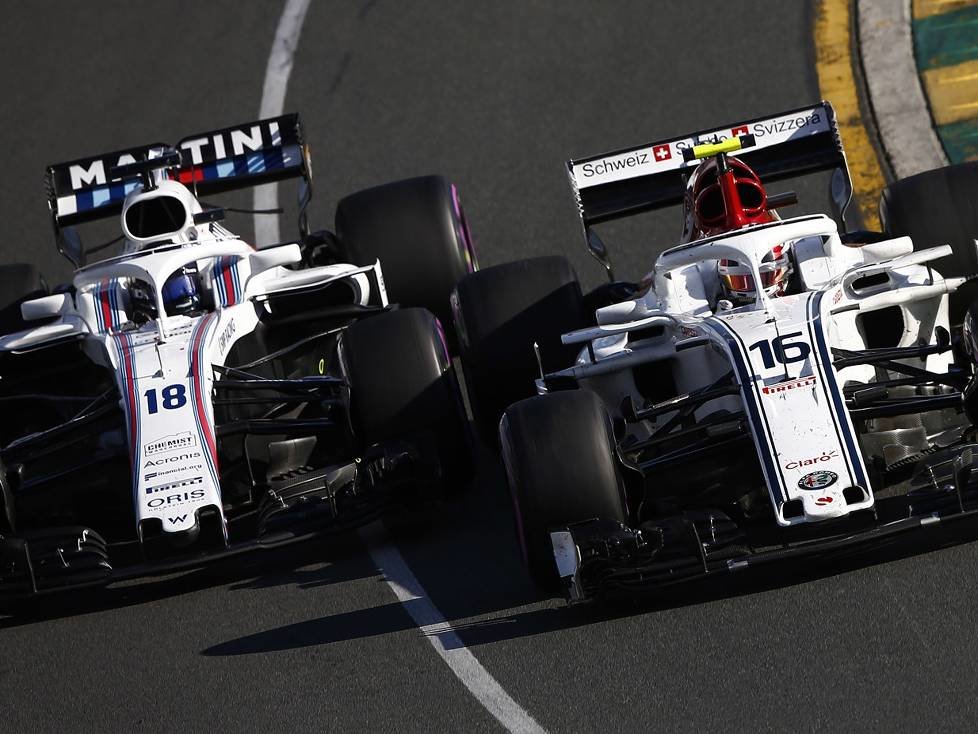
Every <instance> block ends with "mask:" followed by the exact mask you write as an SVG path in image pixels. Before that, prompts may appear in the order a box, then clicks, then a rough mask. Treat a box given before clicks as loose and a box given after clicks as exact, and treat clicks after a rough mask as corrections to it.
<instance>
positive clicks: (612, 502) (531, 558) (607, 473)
mask: <svg viewBox="0 0 978 734" xmlns="http://www.w3.org/2000/svg"><path fill="white" fill-rule="evenodd" d="M499 441H500V444H501V445H502V455H503V463H504V464H505V466H506V478H507V480H508V482H509V490H510V495H511V498H512V501H513V516H514V518H515V520H516V534H517V538H518V540H519V543H520V548H521V550H522V552H523V560H524V561H525V563H526V566H527V570H528V571H529V573H530V576H531V577H532V578H533V580H534V582H535V583H536V584H537V585H538V586H539V587H541V588H542V589H545V590H552V589H554V588H555V587H556V585H557V582H558V580H559V579H558V577H557V566H556V564H555V562H554V556H553V550H552V546H551V543H550V531H551V529H552V528H560V527H563V526H566V525H567V524H569V523H573V522H579V521H582V520H590V519H593V518H602V519H607V520H616V521H618V522H621V523H624V522H625V519H626V514H627V513H626V509H625V501H624V485H623V483H622V479H621V475H620V473H619V471H618V467H617V464H616V460H615V453H614V435H613V434H612V428H611V420H610V418H609V417H608V413H607V411H606V410H605V407H604V404H603V403H602V402H601V399H600V398H599V397H598V396H597V395H596V394H595V393H593V392H592V391H590V390H567V391H561V392H555V393H549V394H547V395H538V396H536V397H532V398H527V399H526V400H521V401H520V402H518V403H516V404H515V405H511V406H510V407H509V408H508V409H507V410H506V413H505V415H504V416H503V419H502V422H501V423H500V425H499Z"/></svg>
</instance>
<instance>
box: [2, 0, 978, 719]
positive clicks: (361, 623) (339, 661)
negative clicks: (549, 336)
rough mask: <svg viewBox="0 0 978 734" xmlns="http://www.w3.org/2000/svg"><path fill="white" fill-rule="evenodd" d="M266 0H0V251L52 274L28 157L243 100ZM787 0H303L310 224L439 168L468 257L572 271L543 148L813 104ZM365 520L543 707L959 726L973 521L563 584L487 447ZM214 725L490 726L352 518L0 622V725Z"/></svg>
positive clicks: (624, 229) (492, 668) (292, 102)
mask: <svg viewBox="0 0 978 734" xmlns="http://www.w3.org/2000/svg"><path fill="white" fill-rule="evenodd" d="M280 12H281V6H280V4H279V3H277V2H275V3H271V2H270V3H261V4H258V3H252V4H245V3H238V2H230V1H225V2H210V3H207V4H203V3H190V2H171V3H166V4H165V5H163V4H159V3H133V2H126V3H121V2H114V3H109V2H103V3H100V4H98V5H97V6H96V5H94V4H80V3H75V4H68V3H30V4H28V3H18V4H16V5H9V6H6V7H5V8H4V16H5V18H4V22H3V24H2V27H0V48H3V55H4V59H5V64H4V70H3V72H2V78H3V85H2V88H3V92H4V97H5V99H4V101H3V104H2V106H0V122H2V127H0V129H2V130H3V134H4V136H5V141H4V143H5V144H4V148H5V151H6V153H5V156H4V160H3V165H2V168H0V192H2V195H0V216H2V221H3V222H4V231H3V237H2V239H0V248H2V249H0V256H2V258H3V260H4V261H12V260H30V261H34V262H36V263H38V264H39V265H41V266H42V267H43V268H44V269H45V271H46V272H47V273H48V275H49V278H50V279H51V280H52V281H55V280H58V279H59V278H64V277H66V276H67V274H68V270H67V268H66V267H65V265H64V264H63V263H62V262H60V260H59V258H58V256H57V255H56V253H55V252H54V248H53V244H52V238H51V236H50V230H49V225H48V221H47V211H46V206H45V203H44V197H43V190H42V185H41V177H42V173H43V167H44V165H45V164H47V163H50V162H55V161H60V160H67V159H69V158H73V157H77V156H80V155H84V154H88V153H96V152H100V151H107V150H112V149H114V148H117V147H123V146H126V145H130V144H137V143H141V142H146V141H153V140H156V139H162V140H171V141H174V140H177V139H179V138H181V137H183V136H184V135H186V134H189V133H191V132H196V131H200V130H206V129H210V128H215V127H222V126H225V125H227V124H232V123H235V122H241V121H245V120H248V119H252V118H253V116H255V115H256V113H257V110H258V105H259V100H260V96H261V87H262V79H263V75H264V71H265V64H266V59H267V57H268V52H269V48H270V46H271V43H272V38H273V35H274V32H275V26H276V23H277V21H278V17H279V14H280ZM812 21H813V18H812V8H811V7H810V4H809V3H807V2H791V3H786V2H774V1H772V2H740V3H723V4H721V3H714V2H706V1H703V2H692V1H690V0H683V1H682V2H664V1H662V0H657V2H655V3H648V2H617V3H614V4H613V5H612V4H610V3H600V4H599V3H593V4H589V3H585V2H559V3H556V2H555V3H544V2H512V3H509V2H493V3H479V4H476V3H411V4H407V3H392V2H389V1H387V0H369V1H368V2H362V3H359V4H354V3H314V4H313V6H312V7H311V8H310V10H309V15H308V17H307V19H306V22H305V26H304V29H303V34H302V38H301V42H300V45H299V48H298V51H297V55H296V58H295V67H294V70H293V73H292V79H291V82H290V86H289V89H288V94H287V97H286V109H288V110H298V111H300V112H301V113H302V115H303V116H304V118H305V123H306V126H307V129H308V131H309V137H310V139H311V142H312V148H313V155H314V160H315V170H316V177H317V179H316V180H317V192H316V202H315V205H314V209H313V219H314V220H315V221H318V222H321V223H322V224H323V225H325V226H328V225H329V223H330V220H331V216H332V214H331V213H332V208H333V206H334V204H335V202H336V200H337V199H338V198H339V197H340V196H341V195H342V194H344V193H346V192H349V191H353V190H356V189H358V188H361V187H364V186H368V185H372V184H375V183H379V182H382V181H385V180H389V179H395V178H399V177H404V176H412V175H418V174H423V173H428V172H440V173H444V174H445V175H447V176H449V177H450V178H451V179H452V180H454V181H455V182H456V183H457V184H458V185H459V187H460V189H461V191H462V194H463V197H464V199H465V203H466V208H467V212H468V216H469V218H470V221H471V224H472V227H473V229H474V231H475V237H476V241H477V246H478V249H479V256H480V260H481V262H482V264H483V265H488V264H494V263H500V262H504V261H506V260H510V259H513V258H517V257H523V256H527V255H537V254H546V253H553V252H560V253H564V254H567V255H568V256H569V257H570V258H571V259H572V260H573V262H574V263H575V265H576V267H577V268H578V270H579V272H580V274H581V277H582V279H583V280H584V281H585V283H587V284H596V283H597V282H599V279H600V276H601V273H600V270H599V268H598V267H597V265H596V264H595V263H593V261H590V260H589V259H588V257H587V255H586V254H585V253H584V250H583V247H582V245H581V242H580V235H579V229H578V223H577V221H576V218H575V216H576V212H575V207H574V205H573V203H572V200H571V197H570V193H569V188H568V185H567V181H566V176H565V173H564V168H563V163H564V161H565V160H566V159H567V158H568V157H570V156H584V155H589V154H592V153H598V152H601V151H603V150H608V149H613V148H618V147H622V146H625V145H629V144H632V143H640V142H643V141H646V140H650V139H654V138H657V137H660V136H668V135H672V134H676V133H681V132H685V131H688V130H694V129H699V128H702V127H706V126H710V125H714V124H722V123H725V122H727V121H734V120H737V119H740V118H747V117H751V116H755V115H757V114H761V113H763V112H766V111H775V110H781V109H787V108H790V107H793V106H799V105H803V104H806V103H808V102H811V101H813V100H816V99H817V98H818V90H817V85H816V80H815V73H814V68H813V56H814V54H813V49H812V47H811V43H812V41H811V29H812ZM798 190H799V192H800V193H801V194H802V198H803V206H802V207H800V209H801V210H806V211H807V210H821V209H824V206H825V197H824V195H823V194H822V193H821V192H822V188H821V186H818V187H815V186H806V187H800V188H799V189H798ZM286 191H288V187H283V198H284V196H285V193H286ZM232 200H233V201H235V202H236V203H238V204H239V205H247V204H248V203H249V201H248V198H247V195H242V196H240V197H237V198H232ZM231 224H232V225H236V228H237V229H238V230H239V231H240V232H242V233H243V234H248V233H249V232H250V227H251V224H250V220H249V219H248V218H246V217H243V218H241V222H240V223H236V222H233V221H232V222H231ZM291 227H292V224H291V222H290V221H287V220H283V223H282V231H283V233H287V232H289V231H291ZM679 227H680V222H679V219H678V214H676V213H675V212H670V213H669V214H668V215H662V216H659V215H655V216H645V217H641V218H638V219H636V220H634V221H630V222H627V223H624V224H622V225H620V226H617V227H613V228H611V229H610V230H609V232H608V237H607V239H608V240H609V241H610V242H611V243H612V251H613V253H614V256H615V259H616V264H617V266H618V269H619V273H620V275H621V276H623V277H633V278H634V277H639V276H640V275H641V274H642V273H643V272H645V270H646V269H648V266H649V265H650V263H651V262H652V259H653V258H654V256H655V253H656V252H657V250H659V249H661V248H662V247H664V246H667V245H669V244H672V243H673V242H674V240H675V238H676V237H677V236H678V234H679ZM390 533H391V535H392V536H393V538H394V540H395V543H396V546H397V547H398V549H399V550H400V552H401V553H402V554H403V556H404V558H405V560H406V561H407V563H408V564H409V565H410V567H411V569H412V570H413V571H414V573H415V575H416V576H417V577H418V579H419V580H420V582H421V583H422V584H423V585H424V587H425V588H426V589H427V590H428V592H429V593H430V595H431V599H432V601H433V602H434V603H435V604H436V605H437V606H438V608H440V609H441V611H442V612H443V613H444V614H445V616H446V617H447V619H448V620H450V621H451V622H452V623H453V626H454V627H455V629H456V631H457V633H458V635H459V637H460V638H461V640H462V642H463V643H464V644H465V645H466V646H467V647H468V648H469V649H470V650H471V651H472V652H473V653H474V654H475V655H476V657H477V658H478V659H479V661H481V663H482V664H483V665H484V666H485V668H486V669H487V670H488V671H489V672H490V673H491V674H492V675H493V676H494V677H495V678H496V680H498V681H499V683H500V684H501V685H502V687H503V688H505V690H506V691H507V692H508V693H509V694H510V695H511V696H512V697H513V698H514V699H515V700H516V701H517V702H519V704H520V705H521V706H523V707H524V708H525V709H526V710H527V711H528V712H529V713H530V714H531V715H532V716H533V717H534V718H536V720H537V721H538V722H539V723H540V724H541V725H542V726H543V727H545V728H547V729H549V730H552V731H582V730H592V729H599V728H600V729H602V730H608V731H623V730H635V729H639V730H646V729H649V730H652V729H654V730H667V731H671V730H700V731H703V730H710V731H713V730H721V731H725V730H734V731H737V730H739V731H747V730H750V731H757V730H786V729H791V730H798V729H810V730H825V731H835V730H841V729H857V730H867V729H879V730H895V729H897V730H908V729H912V730H918V729H922V728H924V727H927V728H936V729H945V728H946V729H965V728H967V729H972V728H974V722H975V720H976V703H975V701H976V697H975V695H974V687H973V684H972V681H973V680H974V679H975V676H976V675H978V664H976V659H978V642H976V638H975V635H974V633H973V629H974V614H973V610H974V608H975V605H976V592H975V568H976V566H978V552H976V546H969V545H962V546H957V547H954V548H950V549H946V550H942V551H935V552H928V553H924V554H920V555H912V556H907V557H903V558H899V559H896V560H893V559H891V560H889V561H888V562H885V563H876V562H873V563H869V564H862V565H853V566H849V567H846V568H842V567H835V568H829V569H824V570H822V571H821V572H819V573H814V574H806V575H804V576H803V575H801V573H800V571H799V569H798V568H796V567H788V568H785V569H780V570H776V571H774V572H771V573H768V574H766V575H765V576H764V577H749V578H745V579H738V580H737V583H729V584H725V585H722V586H719V585H718V586H715V587H707V588H700V589H694V590H691V591H689V592H686V593H684V594H682V595H673V596H670V597H667V598H665V599H662V600H660V601H659V602H657V603H655V604H652V605H649V604H646V605H636V606H634V607H628V608H624V609H606V608H597V607H590V608H584V609H567V608H565V607H564V606H563V605H562V603H560V602H557V601H551V600H544V599H541V598H540V597H539V596H538V594H537V593H536V592H535V591H534V589H533V588H532V586H531V585H530V584H529V582H528V581H527V580H526V578H525V576H524V574H523V571H522V569H521V566H520V564H519V561H518V558H517V552H516V546H515V542H514V538H513V532H512V529H511V521H510V518H509V512H508V504H507V500H506V496H505V485H504V480H503V477H502V473H501V471H500V470H499V468H498V466H497V465H496V463H495V462H494V460H493V459H492V457H491V456H489V455H488V454H487V453H484V454H483V456H482V457H481V461H480V464H479V473H478V478H477V479H476V481H475V482H474V483H473V485H472V486H471V487H470V488H468V489H467V490H466V491H465V492H464V493H463V494H462V496H461V497H460V499H459V500H457V501H455V502H452V503H449V504H446V505H445V506H443V507H440V508H437V509H436V510H434V511H432V512H431V513H430V514H429V515H428V516H427V517H424V518H415V519H414V521H411V522H403V523H399V524H394V525H393V526H392V527H391V529H390ZM874 560H876V559H874ZM218 727H219V728H220V729H221V730H226V731H236V730H241V731H245V730H247V731H257V730H272V731H280V730H292V731H314V730H315V731H322V730H332V731H348V730H357V729H368V730H394V729H397V730H401V731H416V730H417V731H420V730H454V731H460V730H464V731H481V730H498V728H499V725H498V724H497V722H496V721H495V720H494V719H492V718H491V717H490V716H489V715H488V714H487V713H486V711H485V710H484V709H482V707H481V706H480V705H479V704H478V703H477V702H476V700H475V699H474V698H473V697H471V696H470V695H469V693H468V692H467V691H466V689H465V688H464V687H463V686H462V685H461V684H460V683H459V682H458V680H456V679H455V678H454V677H453V676H452V674H451V672H450V671H449V669H448V668H447V666H446V665H445V664H444V663H443V662H442V660H441V659H440V658H439V657H438V656H437V655H435V654H434V652H433V651H432V648H431V646H430V645H429V644H428V642H427V641H426V640H425V639H424V638H423V636H422V635H421V633H420V632H419V630H418V629H417V628H416V627H415V624H414V622H413V621H412V619H411V617H410V616H409V615H408V614H407V613H406V611H405V610H404V608H403V607H402V606H401V605H400V604H398V602H397V600H396V599H395V597H394V596H393V594H392V593H391V592H390V590H389V588H388V587H387V585H386V584H385V583H383V582H382V577H381V576H380V574H379V573H378V571H377V569H376V568H375V566H374V565H373V564H372V562H371V561H370V557H369V556H368V555H367V553H365V552H364V549H363V547H362V545H361V541H360V540H358V539H357V538H352V539H349V540H348V541H344V542H341V543H336V544H329V545H326V544H317V545H310V546H305V547H302V548H297V549H292V550H289V551H288V552H282V553H277V554H273V555H269V556H263V557H261V558H252V559H248V560H246V561H243V562H238V563H235V564H233V565H226V566H220V567H216V568H213V569H209V570H207V571H205V572H198V573H193V574H187V575H183V576H176V577H171V578H166V579H161V580H149V581H145V582H139V583H134V584H131V585H128V586H126V587H124V588H121V589H115V590H113V591H111V592H110V593H108V594H107V595H105V596H104V597H101V599H89V598H79V599H74V600H72V602H71V603H70V604H65V605H64V606H62V607H59V608H57V609H55V610H52V611H51V612H50V613H49V614H47V615H46V616H45V617H43V618H41V619H40V620H35V621H31V622H28V623H17V622H10V621H7V622H3V621H0V728H2V729H3V730H4V731H10V732H14V731H51V730H59V731H62V730H69V729H70V730H83V729H86V730H96V731H99V730H139V731H178V730H179V731H199V730H205V729H215V728H218Z"/></svg>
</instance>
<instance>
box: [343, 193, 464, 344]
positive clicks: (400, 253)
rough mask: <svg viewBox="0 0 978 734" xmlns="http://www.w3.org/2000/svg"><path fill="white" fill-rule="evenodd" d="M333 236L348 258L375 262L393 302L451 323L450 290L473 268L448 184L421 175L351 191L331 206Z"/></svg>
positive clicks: (456, 200)
mask: <svg viewBox="0 0 978 734" xmlns="http://www.w3.org/2000/svg"><path fill="white" fill-rule="evenodd" d="M336 235H337V237H338V239H339V242H340V246H341V248H342V251H343V254H344V255H345V257H346V258H348V261H349V262H351V263H354V264H356V265H372V264H373V263H374V262H376V261H377V260H378V259H379V260H380V266H381V269H382V271H383V273H384V284H385V287H386V289H387V297H388V298H389V299H390V301H391V302H392V303H398V304H400V305H402V306H421V307H422V308H427V309H428V310H429V311H431V312H432V313H433V314H434V315H435V316H437V317H438V319H439V320H440V321H441V322H442V323H443V324H451V318H450V317H451V310H450V306H449V303H448V299H449V297H450V295H451V293H452V289H453V288H454V287H455V284H456V283H458V281H459V280H460V279H461V278H462V276H464V275H465V274H466V273H470V272H472V271H474V270H475V269H476V267H477V266H476V259H475V250H474V249H473V247H472V239H471V237H470V236H469V227H468V224H467V223H466V219H465V214H464V212H463V211H462V206H461V204H460V203H459V198H458V190H457V189H456V188H455V186H454V185H453V184H452V183H450V182H449V181H447V180H446V179H444V178H442V177H441V176H423V177H420V178H411V179H406V180H404V181H395V182H393V183H388V184H384V185H382V186H376V187H374V188H372V189H366V190H364V191H359V192H357V193H355V194H350V195H349V196H347V197H345V198H343V199H342V200H341V201H340V203H339V204H338V205H337V207H336ZM451 337H452V339H454V335H451ZM449 347H450V348H452V350H453V351H454V344H453V343H450V344H449Z"/></svg>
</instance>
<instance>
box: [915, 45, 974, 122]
mask: <svg viewBox="0 0 978 734" xmlns="http://www.w3.org/2000/svg"><path fill="white" fill-rule="evenodd" d="M922 76H923V78H924V86H925V87H927V97H928V98H929V99H930V109H931V113H932V114H933V115H934V122H936V123H937V124H938V125H947V124H948V123H951V122H958V121H959V120H964V119H966V118H969V117H974V116H975V113H976V112H978V61H965V62H964V63H963V64H956V65H954V66H943V67H940V68H938V69H929V70H927V71H925V72H924V73H923V74H922Z"/></svg>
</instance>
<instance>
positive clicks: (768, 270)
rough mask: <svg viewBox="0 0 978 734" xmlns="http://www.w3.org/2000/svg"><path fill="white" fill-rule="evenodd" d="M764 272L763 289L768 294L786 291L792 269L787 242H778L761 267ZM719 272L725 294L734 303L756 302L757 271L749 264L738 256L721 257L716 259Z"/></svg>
mask: <svg viewBox="0 0 978 734" xmlns="http://www.w3.org/2000/svg"><path fill="white" fill-rule="evenodd" d="M758 270H759V271H760V276H761V289H762V290H763V291H764V293H765V294H766V295H767V296H768V297H769V298H776V297H777V296H781V295H784V292H785V290H786V289H787V287H788V278H789V277H790V276H791V273H792V270H793V268H792V265H791V258H790V257H788V247H787V246H786V245H775V247H774V249H772V250H771V251H770V252H769V253H767V255H765V256H764V259H763V260H762V261H761V265H760V267H759V268H758ZM717 275H719V276H720V288H721V290H722V291H723V297H724V298H726V299H727V300H728V301H730V302H731V303H733V304H734V305H738V306H739V305H743V304H746V303H753V302H754V301H755V300H756V299H757V288H756V287H755V286H754V273H753V272H752V271H751V269H750V268H749V267H747V266H746V265H742V264H740V263H739V262H737V261H736V260H720V262H718V263H717Z"/></svg>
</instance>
